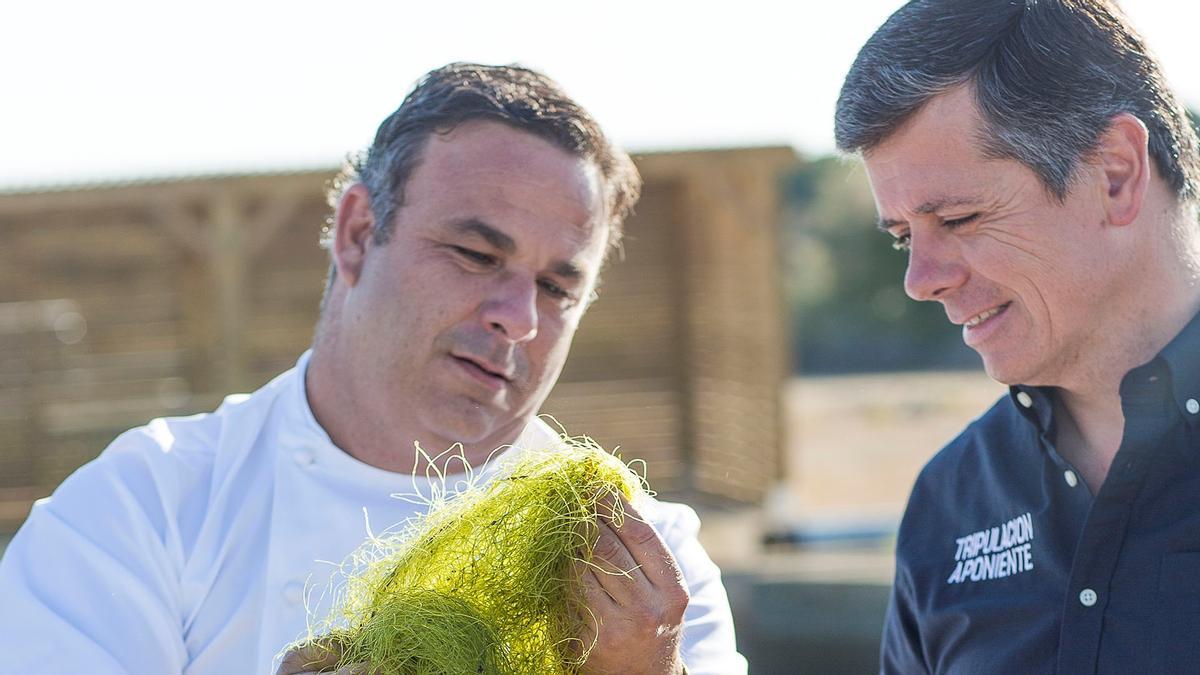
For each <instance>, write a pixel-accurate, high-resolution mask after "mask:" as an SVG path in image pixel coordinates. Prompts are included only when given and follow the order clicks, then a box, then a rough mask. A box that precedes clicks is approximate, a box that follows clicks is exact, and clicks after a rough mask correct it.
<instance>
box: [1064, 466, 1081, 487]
mask: <svg viewBox="0 0 1200 675" xmlns="http://www.w3.org/2000/svg"><path fill="white" fill-rule="evenodd" d="M1063 480H1065V481H1067V485H1069V486H1071V487H1075V486H1076V485H1079V476H1076V475H1075V472H1074V471H1072V470H1070V469H1067V470H1066V471H1064V472H1063Z"/></svg>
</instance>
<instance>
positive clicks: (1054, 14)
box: [835, 0, 1200, 202]
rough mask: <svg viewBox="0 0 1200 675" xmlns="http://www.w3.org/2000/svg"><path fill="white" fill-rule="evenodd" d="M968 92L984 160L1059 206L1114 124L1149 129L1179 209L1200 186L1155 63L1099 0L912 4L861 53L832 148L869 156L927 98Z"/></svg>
mask: <svg viewBox="0 0 1200 675" xmlns="http://www.w3.org/2000/svg"><path fill="white" fill-rule="evenodd" d="M960 85H969V86H971V87H972V89H973V93H974V96H975V102H976V105H977V106H978V108H979V110H980V112H981V113H982V117H983V120H984V125H985V129H984V131H983V134H982V138H981V139H979V140H980V142H981V147H982V149H983V151H984V153H985V154H987V155H988V156H989V157H994V158H1002V159H1014V160H1017V161H1019V162H1021V163H1023V164H1025V165H1026V166H1028V167H1029V168H1030V169H1032V170H1033V171H1034V172H1035V173H1036V174H1037V175H1038V177H1039V178H1040V180H1041V182H1042V184H1043V186H1045V188H1046V189H1047V191H1048V192H1050V193H1051V194H1053V195H1054V196H1055V197H1057V198H1058V199H1060V200H1061V199H1063V198H1064V197H1065V196H1066V194H1067V192H1068V191H1069V189H1070V185H1071V181H1072V179H1073V178H1074V176H1075V170H1076V169H1077V167H1078V165H1079V162H1080V160H1081V159H1083V158H1084V157H1086V156H1087V155H1088V154H1090V153H1091V152H1093V151H1094V150H1095V149H1096V146H1097V143H1098V142H1099V139H1100V136H1101V135H1102V134H1103V133H1104V132H1105V131H1106V130H1107V129H1108V127H1109V125H1110V124H1111V121H1112V118H1113V117H1115V116H1116V115H1119V114H1121V113H1130V114H1132V115H1134V116H1135V117H1137V118H1138V119H1139V120H1141V121H1142V123H1143V124H1145V125H1146V127H1147V129H1148V130H1149V150H1150V156H1151V157H1152V158H1153V160H1154V163H1155V165H1156V166H1157V167H1158V170H1159V173H1161V174H1162V176H1163V178H1164V179H1165V180H1166V182H1167V184H1168V185H1170V186H1171V188H1172V189H1173V190H1174V192H1175V194H1176V195H1177V197H1178V198H1179V199H1180V200H1181V201H1186V202H1193V201H1195V200H1196V197H1197V190H1198V186H1200V159H1198V155H1197V141H1196V133H1195V131H1194V130H1193V129H1192V127H1191V125H1190V124H1189V122H1188V117H1187V115H1186V113H1185V110H1184V108H1183V106H1182V105H1180V103H1179V101H1178V100H1177V98H1176V96H1175V94H1174V92H1173V91H1172V90H1171V89H1170V88H1169V87H1168V86H1167V83H1166V80H1165V79H1164V77H1163V74H1162V68H1161V67H1160V65H1159V63H1158V60H1157V59H1156V58H1155V57H1154V55H1153V54H1151V52H1150V51H1149V49H1148V48H1147V47H1146V44H1145V42H1144V41H1143V39H1142V38H1141V36H1139V35H1138V34H1137V32H1136V31H1135V30H1134V29H1133V27H1132V26H1131V25H1130V23H1129V21H1128V19H1127V18H1126V17H1125V16H1124V14H1123V13H1122V12H1121V10H1120V9H1119V8H1118V7H1117V6H1116V4H1114V3H1112V2H1108V1H1106V0H913V1H912V2H909V3H908V4H906V5H904V6H903V7H901V8H900V9H899V10H897V11H896V12H895V13H894V14H892V16H891V17H890V18H888V20H887V21H886V22H885V23H884V24H883V25H882V26H881V27H880V28H879V30H877V31H876V32H875V34H874V35H873V36H871V39H869V40H868V41H867V43H866V44H865V45H864V46H863V48H862V49H861V50H860V51H859V53H858V58H857V59H855V61H854V65H853V66H851V68H850V72H849V74H847V76H846V81H845V83H844V84H843V85H842V91H841V95H840V96H839V98H838V102H837V113H836V118H835V137H836V141H837V145H838V148H839V149H841V150H842V151H844V152H852V153H854V152H858V153H869V152H870V150H871V149H873V148H874V147H875V146H877V145H878V144H880V143H881V142H883V141H884V140H885V139H887V138H888V137H889V136H890V135H891V134H892V133H893V132H895V131H896V130H897V129H898V128H899V127H900V126H901V125H902V124H904V122H905V121H906V120H908V119H909V118H910V117H912V115H913V114H914V113H916V112H917V111H918V110H920V109H921V107H922V106H923V105H924V104H925V103H926V102H928V101H929V100H930V99H931V98H933V97H934V96H937V95H939V94H942V93H944V92H946V91H948V90H950V89H952V88H955V87H958V86H960Z"/></svg>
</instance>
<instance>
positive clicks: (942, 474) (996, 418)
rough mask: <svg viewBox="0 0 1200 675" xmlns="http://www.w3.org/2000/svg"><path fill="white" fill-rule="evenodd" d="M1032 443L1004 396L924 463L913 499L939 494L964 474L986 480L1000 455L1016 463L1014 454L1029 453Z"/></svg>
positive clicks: (1030, 437)
mask: <svg viewBox="0 0 1200 675" xmlns="http://www.w3.org/2000/svg"><path fill="white" fill-rule="evenodd" d="M1032 440H1035V439H1034V437H1033V436H1032V435H1031V429H1030V427H1028V425H1027V423H1026V422H1025V421H1024V420H1023V419H1022V418H1021V415H1020V413H1019V412H1018V411H1017V409H1016V406H1014V405H1013V403H1012V400H1011V399H1010V398H1009V397H1008V396H1003V397H1001V398H1000V399H999V400H998V401H996V403H995V404H993V405H992V407H991V408H989V409H988V410H987V411H986V412H984V413H983V414H982V415H980V416H979V417H978V418H976V419H975V420H974V421H972V422H971V423H970V424H968V425H967V427H966V428H965V429H963V430H962V432H961V433H959V434H958V436H956V437H955V438H954V439H953V440H951V441H950V442H949V443H947V444H946V445H945V446H944V447H943V448H942V449H941V450H939V451H938V453H937V454H936V455H934V456H933V458H932V459H930V460H929V462H928V463H926V465H925V467H924V468H923V469H922V470H921V472H920V474H919V475H918V477H917V481H916V484H915V485H914V487H913V499H920V498H925V497H933V496H935V495H938V494H942V493H944V492H945V489H946V486H947V482H948V481H952V480H954V479H956V478H957V477H960V476H964V475H967V474H974V475H976V476H977V477H980V478H988V477H989V476H991V471H990V469H991V468H992V467H993V466H994V465H995V464H996V462H997V460H998V459H1001V455H1007V459H1008V460H1010V461H1011V460H1015V459H1016V458H1015V457H1012V454H1013V451H1015V452H1016V453H1021V452H1024V451H1026V450H1028V449H1030V441H1032ZM980 472H983V474H982V475H981V474H980ZM976 487H977V486H976Z"/></svg>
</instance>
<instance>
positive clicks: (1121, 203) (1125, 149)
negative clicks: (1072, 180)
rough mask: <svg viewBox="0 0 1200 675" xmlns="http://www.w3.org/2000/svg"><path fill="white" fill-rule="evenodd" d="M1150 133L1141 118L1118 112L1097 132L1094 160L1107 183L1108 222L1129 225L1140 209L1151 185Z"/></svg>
mask: <svg viewBox="0 0 1200 675" xmlns="http://www.w3.org/2000/svg"><path fill="white" fill-rule="evenodd" d="M1148 139H1149V133H1148V132H1147V131H1146V125H1145V124H1143V123H1142V121H1141V120H1139V119H1138V118H1136V117H1134V116H1133V115H1131V114H1129V113H1121V114H1120V115H1117V116H1116V117H1114V118H1112V120H1110V121H1109V125H1108V129H1107V130H1106V131H1105V132H1104V133H1103V134H1102V135H1101V136H1100V143H1099V145H1098V146H1097V147H1096V154H1095V157H1096V161H1097V163H1098V165H1099V168H1100V169H1101V170H1102V171H1103V172H1104V179H1105V181H1106V186H1107V201H1106V208H1107V211H1108V222H1109V223H1111V224H1113V225H1118V226H1122V225H1128V224H1130V223H1132V222H1133V221H1134V219H1136V218H1137V216H1138V213H1140V212H1141V210H1142V202H1143V201H1144V200H1145V198H1146V191H1147V189H1148V188H1149V185H1150V173H1151V169H1150V149H1149V145H1148V142H1149V141H1148Z"/></svg>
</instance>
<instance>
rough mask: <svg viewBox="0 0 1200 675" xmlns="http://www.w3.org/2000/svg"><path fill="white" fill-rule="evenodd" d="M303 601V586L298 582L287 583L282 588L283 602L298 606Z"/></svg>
mask: <svg viewBox="0 0 1200 675" xmlns="http://www.w3.org/2000/svg"><path fill="white" fill-rule="evenodd" d="M303 599H304V584H303V583H301V582H299V581H295V580H293V581H289V582H287V583H286V584H284V586H283V600H284V602H286V603H287V604H289V605H298V604H300V601H301V600H303Z"/></svg>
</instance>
